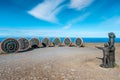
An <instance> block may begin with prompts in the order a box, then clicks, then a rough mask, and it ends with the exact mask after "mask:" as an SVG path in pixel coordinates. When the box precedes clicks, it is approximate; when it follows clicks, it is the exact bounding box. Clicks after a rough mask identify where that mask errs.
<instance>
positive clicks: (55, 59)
mask: <svg viewBox="0 0 120 80" xmlns="http://www.w3.org/2000/svg"><path fill="white" fill-rule="evenodd" d="M89 45H91V46H90V47H84V48H79V47H54V48H38V49H34V50H32V51H27V52H22V53H13V54H2V55H0V80H120V67H119V66H118V67H115V68H107V69H106V68H101V67H100V66H99V65H100V64H101V63H102V61H101V60H100V59H98V58H96V57H99V58H102V51H101V50H99V49H96V48H95V47H93V45H92V44H87V46H89ZM94 46H95V45H94ZM119 48H120V46H119ZM118 52H119V51H118V48H117V54H116V55H117V56H116V62H117V64H119V63H120V58H119V57H120V54H118Z"/></svg>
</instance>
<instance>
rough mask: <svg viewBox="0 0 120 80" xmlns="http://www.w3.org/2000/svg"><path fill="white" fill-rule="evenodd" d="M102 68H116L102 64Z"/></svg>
mask: <svg viewBox="0 0 120 80" xmlns="http://www.w3.org/2000/svg"><path fill="white" fill-rule="evenodd" d="M100 67H103V68H114V66H109V65H104V64H101V65H100Z"/></svg>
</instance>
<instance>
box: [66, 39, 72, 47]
mask: <svg viewBox="0 0 120 80" xmlns="http://www.w3.org/2000/svg"><path fill="white" fill-rule="evenodd" d="M64 43H65V45H67V46H69V45H70V44H71V40H70V38H65V40H64Z"/></svg>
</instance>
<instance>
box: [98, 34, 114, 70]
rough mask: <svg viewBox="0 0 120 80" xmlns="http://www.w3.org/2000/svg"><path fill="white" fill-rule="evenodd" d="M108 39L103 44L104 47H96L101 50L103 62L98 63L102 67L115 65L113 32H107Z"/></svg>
mask: <svg viewBox="0 0 120 80" xmlns="http://www.w3.org/2000/svg"><path fill="white" fill-rule="evenodd" d="M108 37H109V41H108V43H105V44H104V47H103V48H101V47H97V48H99V49H102V50H103V59H102V60H103V63H102V64H101V65H100V66H101V67H104V68H113V67H115V45H114V43H115V34H114V33H113V32H110V33H108Z"/></svg>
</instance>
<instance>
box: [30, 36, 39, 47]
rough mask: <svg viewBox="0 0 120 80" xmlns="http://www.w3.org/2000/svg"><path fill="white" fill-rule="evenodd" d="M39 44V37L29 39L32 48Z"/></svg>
mask: <svg viewBox="0 0 120 80" xmlns="http://www.w3.org/2000/svg"><path fill="white" fill-rule="evenodd" d="M39 44H40V41H39V39H37V38H32V39H31V40H30V46H31V47H32V48H37V47H39Z"/></svg>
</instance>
